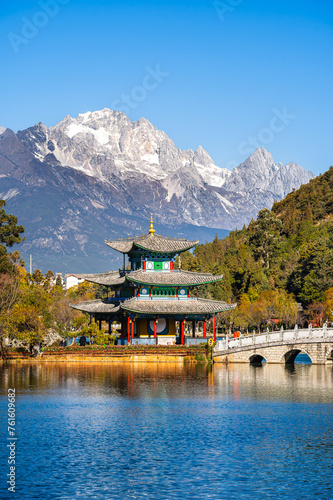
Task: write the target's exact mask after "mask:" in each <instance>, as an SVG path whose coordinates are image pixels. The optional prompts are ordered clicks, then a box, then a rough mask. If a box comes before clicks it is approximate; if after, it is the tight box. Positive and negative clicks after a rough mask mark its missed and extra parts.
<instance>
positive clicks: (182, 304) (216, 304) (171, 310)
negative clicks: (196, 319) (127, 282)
mask: <svg viewBox="0 0 333 500" xmlns="http://www.w3.org/2000/svg"><path fill="white" fill-rule="evenodd" d="M236 305H237V304H227V303H226V302H221V301H217V300H208V299H198V300H196V299H193V298H191V299H181V300H177V299H169V300H161V299H153V300H149V299H140V298H132V299H129V300H125V301H124V302H123V303H122V304H121V308H122V309H124V310H125V311H130V312H133V313H138V314H155V315H158V316H161V315H167V316H172V315H179V314H184V315H187V314H215V313H218V312H223V311H228V310H230V309H234V308H235V307H236Z"/></svg>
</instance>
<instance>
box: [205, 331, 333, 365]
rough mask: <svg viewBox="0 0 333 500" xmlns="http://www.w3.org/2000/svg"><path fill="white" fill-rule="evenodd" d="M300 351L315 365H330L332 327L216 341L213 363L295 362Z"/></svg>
mask: <svg viewBox="0 0 333 500" xmlns="http://www.w3.org/2000/svg"><path fill="white" fill-rule="evenodd" d="M299 353H305V354H307V355H308V356H309V358H310V359H311V361H312V363H313V364H314V365H324V364H332V361H333V328H327V327H326V325H324V327H323V328H313V329H312V328H311V327H310V328H307V329H298V328H297V327H295V329H294V330H285V331H283V330H281V331H279V332H271V333H269V332H267V333H260V334H256V335H247V336H240V338H238V339H233V338H231V339H229V338H228V336H227V337H226V339H225V340H220V341H218V342H217V343H216V345H215V348H214V351H213V358H214V362H215V363H252V364H259V363H261V362H262V361H263V360H265V361H267V363H294V361H295V358H296V356H297V355H298V354H299Z"/></svg>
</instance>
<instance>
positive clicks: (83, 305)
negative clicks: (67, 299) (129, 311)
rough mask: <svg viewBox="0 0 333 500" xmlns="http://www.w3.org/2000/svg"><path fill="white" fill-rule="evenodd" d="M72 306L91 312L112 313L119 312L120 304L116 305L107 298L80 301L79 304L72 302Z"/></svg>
mask: <svg viewBox="0 0 333 500" xmlns="http://www.w3.org/2000/svg"><path fill="white" fill-rule="evenodd" d="M70 307H72V308H73V309H77V310H78V311H82V312H86V313H90V314H97V313H102V314H112V313H116V312H118V311H119V309H120V306H119V305H115V304H114V303H112V302H108V301H107V300H87V301H85V302H78V303H77V304H70Z"/></svg>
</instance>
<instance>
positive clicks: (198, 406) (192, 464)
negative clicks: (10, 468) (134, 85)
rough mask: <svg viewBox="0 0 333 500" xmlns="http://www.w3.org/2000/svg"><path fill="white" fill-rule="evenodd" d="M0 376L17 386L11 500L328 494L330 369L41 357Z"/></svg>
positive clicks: (332, 458)
mask: <svg viewBox="0 0 333 500" xmlns="http://www.w3.org/2000/svg"><path fill="white" fill-rule="evenodd" d="M1 375H2V376H1V393H2V395H3V396H4V395H5V394H6V392H7V389H8V388H9V387H11V388H12V387H15V388H16V391H17V407H18V413H17V415H18V418H17V429H18V437H19V440H18V446H19V454H18V462H19V477H18V488H19V495H18V498H20V500H21V499H22V500H25V499H29V500H30V499H31V498H33V499H43V500H44V499H58V498H59V499H62V500H67V499H68V500H72V499H74V498H79V497H80V498H81V499H86V498H87V499H88V498H89V499H91V498H93V499H104V498H105V499H111V498H112V499H119V500H126V499H132V498H135V499H149V500H154V499H167V500H170V499H171V500H172V499H193V498H194V499H197V498H199V499H208V498H209V499H216V500H233V499H237V500H238V499H244V500H245V499H246V500H248V499H255V498H258V496H263V497H264V498H270V499H288V500H289V499H290V498H297V499H310V498H311V499H312V498H315V497H318V498H323V499H326V498H327V499H328V498H331V497H332V489H331V485H330V476H331V468H332V466H333V454H332V445H333V441H332V435H333V423H332V419H331V415H332V410H333V404H332V387H333V370H332V367H328V366H314V365H298V366H297V365H295V366H292V367H289V366H286V367H285V366H283V365H263V366H261V367H254V366H249V365H241V364H234V365H229V366H224V365H215V366H214V367H206V366H202V365H191V364H189V365H185V366H183V365H182V364H178V363H177V364H173V363H163V364H162V363H136V364H135V363H127V364H126V363H112V364H101V363H98V362H97V363H47V364H46V363H45V364H18V365H15V364H10V365H7V366H3V367H2V368H1ZM1 433H2V434H1V439H2V441H1V442H5V438H6V437H5V435H3V433H5V428H4V426H2V428H1ZM1 467H2V470H1V472H3V473H7V472H6V471H5V467H4V462H2V464H1ZM3 498H11V497H10V496H9V495H8V496H7V497H6V496H4V497H3Z"/></svg>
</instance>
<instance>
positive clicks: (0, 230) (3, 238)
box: [0, 200, 24, 247]
mask: <svg viewBox="0 0 333 500" xmlns="http://www.w3.org/2000/svg"><path fill="white" fill-rule="evenodd" d="M5 206H6V202H5V200H0V243H2V244H4V245H6V246H7V247H12V246H13V245H14V244H15V243H21V241H22V238H21V234H22V233H24V227H23V226H18V225H17V217H15V216H14V215H9V214H7V213H6V212H5V209H4V208H3V207H5Z"/></svg>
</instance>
